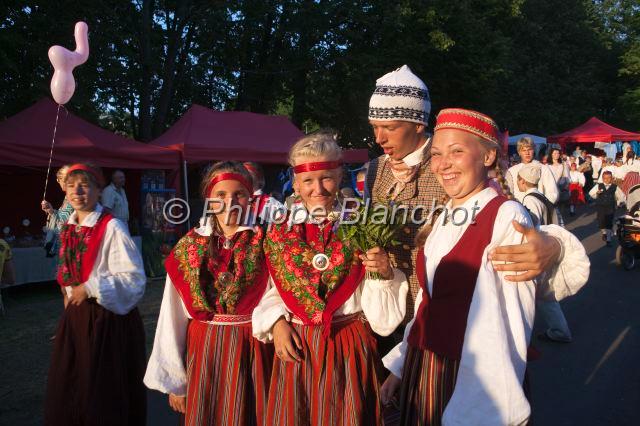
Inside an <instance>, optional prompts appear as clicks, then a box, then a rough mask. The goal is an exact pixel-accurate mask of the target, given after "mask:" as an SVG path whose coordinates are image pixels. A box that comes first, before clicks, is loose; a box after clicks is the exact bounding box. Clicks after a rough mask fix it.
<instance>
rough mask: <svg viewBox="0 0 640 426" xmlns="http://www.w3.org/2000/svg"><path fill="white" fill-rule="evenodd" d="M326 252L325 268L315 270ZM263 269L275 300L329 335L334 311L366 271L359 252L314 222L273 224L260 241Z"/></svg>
mask: <svg viewBox="0 0 640 426" xmlns="http://www.w3.org/2000/svg"><path fill="white" fill-rule="evenodd" d="M317 253H325V254H326V255H327V257H328V258H329V267H328V269H327V270H325V271H318V270H316V269H315V268H314V267H313V266H312V264H311V262H312V259H313V256H315V255H316V254H317ZM265 254H266V256H267V266H268V267H269V272H270V274H271V278H272V279H273V281H274V283H275V285H276V287H277V288H278V292H279V293H280V297H282V300H283V301H284V303H285V304H286V305H287V308H288V309H289V310H290V311H291V312H293V314H294V315H296V316H297V317H298V318H299V319H300V320H301V321H302V322H303V323H304V324H306V325H322V326H324V327H325V328H324V335H325V336H328V335H329V333H330V326H331V319H332V317H333V314H334V313H335V311H336V310H337V309H338V308H340V306H342V305H343V304H344V303H345V302H346V301H347V299H349V297H351V295H352V294H353V293H354V292H355V291H356V289H357V288H358V286H359V285H360V283H361V282H362V279H363V278H364V273H365V268H364V267H363V266H362V262H361V261H360V258H359V256H358V255H359V252H358V251H356V250H354V249H353V248H351V246H350V245H349V243H348V242H346V241H342V240H340V238H339V237H338V235H337V234H336V233H335V232H334V230H333V228H332V226H330V224H328V225H327V226H325V227H324V229H322V230H320V227H319V226H318V225H315V224H309V223H307V224H293V225H291V224H289V223H287V222H285V223H283V224H279V225H273V226H272V228H271V230H270V232H269V233H268V235H267V238H266V239H265Z"/></svg>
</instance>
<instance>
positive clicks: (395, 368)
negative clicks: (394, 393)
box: [382, 288, 422, 379]
mask: <svg viewBox="0 0 640 426" xmlns="http://www.w3.org/2000/svg"><path fill="white" fill-rule="evenodd" d="M420 303H422V288H421V289H419V290H418V294H417V295H416V303H415V306H416V309H415V310H416V311H417V310H418V308H417V307H418V306H420ZM415 315H416V313H415V312H414V314H413V319H412V320H411V321H409V323H408V324H407V326H406V327H405V329H404V336H403V338H402V342H400V343H398V344H397V345H396V346H395V347H394V348H393V349H391V350H390V351H389V353H387V354H386V355H385V356H384V357H383V358H382V363H383V364H384V366H385V367H386V369H387V370H389V371H390V372H391V374H393V375H394V376H396V377H397V378H399V379H401V378H402V370H403V369H404V361H405V359H406V358H407V350H408V349H409V344H408V343H407V339H408V338H409V333H411V327H413V323H414V322H415V321H416V316H415Z"/></svg>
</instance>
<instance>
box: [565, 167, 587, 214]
mask: <svg viewBox="0 0 640 426" xmlns="http://www.w3.org/2000/svg"><path fill="white" fill-rule="evenodd" d="M569 181H570V183H569V191H570V192H571V205H572V206H576V205H578V204H584V203H585V202H586V201H585V198H584V189H583V188H584V186H585V184H586V179H585V177H584V173H582V172H579V171H577V170H571V171H570V172H569Z"/></svg>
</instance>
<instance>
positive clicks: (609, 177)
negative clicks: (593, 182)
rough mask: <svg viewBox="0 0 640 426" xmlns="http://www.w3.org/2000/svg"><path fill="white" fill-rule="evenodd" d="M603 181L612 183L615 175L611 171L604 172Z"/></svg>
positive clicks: (608, 183)
mask: <svg viewBox="0 0 640 426" xmlns="http://www.w3.org/2000/svg"><path fill="white" fill-rule="evenodd" d="M602 182H603V183H604V184H605V185H611V182H613V175H612V174H611V173H609V172H604V173H603V174H602Z"/></svg>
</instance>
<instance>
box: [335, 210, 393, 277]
mask: <svg viewBox="0 0 640 426" xmlns="http://www.w3.org/2000/svg"><path fill="white" fill-rule="evenodd" d="M403 225H404V222H403V221H402V220H401V219H400V217H396V215H395V214H394V211H393V209H392V205H391V204H390V203H380V202H376V203H374V204H373V205H370V204H368V203H360V205H359V206H358V208H357V209H355V211H353V212H352V213H351V214H350V215H349V216H347V217H345V218H343V219H342V221H341V222H340V225H339V226H338V230H337V232H338V236H339V237H340V238H341V239H342V240H343V241H349V242H350V243H351V244H352V245H353V246H355V248H357V249H358V250H360V251H361V252H362V253H365V252H366V251H367V250H370V249H372V248H374V247H381V248H383V249H385V250H386V249H387V247H390V246H397V245H399V244H400V241H398V240H397V239H396V236H397V234H398V232H399V231H400V229H401V228H402V226H403ZM366 278H367V279H382V276H381V275H380V274H379V273H378V272H368V271H367V273H366Z"/></svg>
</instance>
